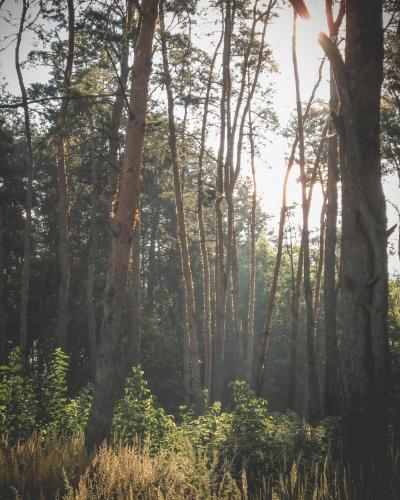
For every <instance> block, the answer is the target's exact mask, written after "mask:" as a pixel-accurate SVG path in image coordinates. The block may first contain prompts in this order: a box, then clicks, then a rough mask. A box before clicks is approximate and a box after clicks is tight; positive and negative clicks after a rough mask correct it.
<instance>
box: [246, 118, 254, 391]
mask: <svg viewBox="0 0 400 500" xmlns="http://www.w3.org/2000/svg"><path fill="white" fill-rule="evenodd" d="M249 142H250V163H251V178H252V183H253V192H252V195H251V213H250V280H249V282H250V285H249V304H248V306H247V351H246V372H245V380H246V381H247V382H248V383H249V384H251V379H252V372H253V353H254V309H255V303H256V256H257V254H256V223H257V221H256V217H257V178H256V167H255V145H254V135H253V121H252V117H251V110H250V109H249Z"/></svg>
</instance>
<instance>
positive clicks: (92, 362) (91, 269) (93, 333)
mask: <svg viewBox="0 0 400 500" xmlns="http://www.w3.org/2000/svg"><path fill="white" fill-rule="evenodd" d="M95 151H96V149H95V143H94V140H92V143H91V151H90V154H91V158H90V170H91V183H92V194H91V203H90V236H89V254H88V269H87V278H86V312H87V326H88V347H89V369H90V372H91V373H93V374H94V373H95V369H96V352H97V325H96V313H95V304H94V279H95V263H96V256H97V249H98V229H97V220H96V219H97V212H98V196H99V191H98V180H97V158H96V156H95Z"/></svg>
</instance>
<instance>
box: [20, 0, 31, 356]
mask: <svg viewBox="0 0 400 500" xmlns="http://www.w3.org/2000/svg"><path fill="white" fill-rule="evenodd" d="M28 7H29V4H28V2H27V0H23V4H22V13H21V20H20V25H19V30H18V35H17V44H16V47H15V68H16V71H17V75H18V83H19V88H20V91H21V96H22V106H23V109H24V121H25V140H26V153H27V176H26V177H27V183H26V206H25V229H24V263H23V267H22V277H21V304H20V315H19V346H20V349H21V354H22V357H23V358H24V359H26V356H27V354H28V353H27V325H28V297H29V278H30V268H31V233H32V181H33V170H34V162H33V146H32V132H31V122H30V116H29V108H28V98H27V94H26V89H25V83H24V79H23V76H22V72H21V66H20V60H19V53H20V47H21V39H22V33H23V31H24V25H25V19H26V13H27V10H28Z"/></svg>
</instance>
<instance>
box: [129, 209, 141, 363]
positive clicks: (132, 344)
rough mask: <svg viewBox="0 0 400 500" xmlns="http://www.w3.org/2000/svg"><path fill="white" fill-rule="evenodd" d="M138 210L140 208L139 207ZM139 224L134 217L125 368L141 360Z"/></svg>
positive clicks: (139, 221)
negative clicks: (129, 312) (130, 293)
mask: <svg viewBox="0 0 400 500" xmlns="http://www.w3.org/2000/svg"><path fill="white" fill-rule="evenodd" d="M139 210H140V208H139ZM140 226H141V218H140V212H139V217H138V218H137V219H136V224H135V228H134V230H133V238H132V301H131V315H130V328H128V346H129V348H128V349H127V353H126V354H127V356H126V358H127V362H126V368H127V369H128V370H130V369H131V368H132V366H138V365H139V364H140V362H141V344H142V335H141V329H140V315H141V311H140V307H141V304H140V261H141V258H140Z"/></svg>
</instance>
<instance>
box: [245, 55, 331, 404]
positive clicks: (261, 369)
mask: <svg viewBox="0 0 400 500" xmlns="http://www.w3.org/2000/svg"><path fill="white" fill-rule="evenodd" d="M323 65H324V60H322V62H321V64H320V67H319V71H318V79H317V81H316V83H315V85H314V87H313V89H312V91H311V95H310V98H309V100H308V103H307V107H306V109H305V111H304V116H303V122H305V121H306V120H307V118H308V115H309V112H310V109H311V106H312V103H313V101H314V97H315V94H316V92H317V89H318V87H319V84H320V83H321V79H322V68H323ZM298 142H299V135H298V133H296V137H295V140H294V142H293V145H292V150H291V153H290V157H289V160H288V165H287V167H286V173H285V178H284V181H283V189H282V205H281V211H280V217H279V229H278V248H277V252H276V257H275V264H274V274H273V277H272V283H271V288H270V293H269V299H268V304H267V311H266V315H265V322H264V328H263V333H262V337H261V347H260V353H259V356H258V362H257V371H256V375H255V384H254V386H255V390H256V393H257V394H261V390H262V384H263V380H264V373H265V366H266V361H267V354H268V346H269V340H270V338H271V330H272V314H273V310H274V305H275V297H276V292H277V288H278V278H279V273H280V268H281V262H282V250H283V236H284V233H285V221H286V212H287V204H286V190H287V183H288V180H289V175H290V172H291V170H292V168H293V164H294V159H295V153H296V149H297V145H298ZM301 265H302V264H301ZM292 313H293V308H292ZM292 318H293V321H294V320H295V318H294V316H293V314H292ZM296 338H297V335H296ZM292 339H293V329H292ZM291 366H292V364H291ZM289 400H291V399H290V398H289Z"/></svg>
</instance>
